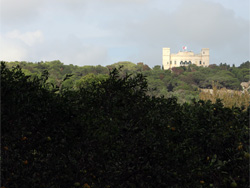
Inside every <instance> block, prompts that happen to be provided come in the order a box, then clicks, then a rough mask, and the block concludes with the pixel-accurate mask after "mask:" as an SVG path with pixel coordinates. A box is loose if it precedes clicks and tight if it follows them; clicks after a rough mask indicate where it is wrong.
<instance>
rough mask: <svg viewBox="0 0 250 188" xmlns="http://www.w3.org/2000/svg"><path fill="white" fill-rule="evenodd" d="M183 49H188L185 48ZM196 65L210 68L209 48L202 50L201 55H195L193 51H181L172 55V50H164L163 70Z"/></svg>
mask: <svg viewBox="0 0 250 188" xmlns="http://www.w3.org/2000/svg"><path fill="white" fill-rule="evenodd" d="M183 49H186V48H185V47H184V48H183ZM190 64H194V65H197V66H204V67H208V65H209V48H202V49H201V53H199V54H194V52H192V51H185V50H184V51H179V52H178V53H177V54H170V48H163V50H162V65H163V69H164V70H166V69H171V68H173V67H180V66H188V65H190Z"/></svg>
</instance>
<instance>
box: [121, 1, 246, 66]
mask: <svg viewBox="0 0 250 188" xmlns="http://www.w3.org/2000/svg"><path fill="white" fill-rule="evenodd" d="M117 25H119V27H118V28H119V29H118V30H121V31H123V41H124V42H125V43H127V45H133V46H137V47H138V48H140V49H141V51H142V52H141V55H143V54H152V57H153V56H154V57H156V58H155V61H151V62H150V63H149V64H151V65H153V64H156V62H157V64H160V63H161V49H162V47H170V48H171V49H172V50H173V52H174V51H176V52H177V51H178V49H180V48H178V45H179V47H181V46H182V45H185V44H186V45H187V44H188V45H190V46H189V47H191V48H194V49H195V50H200V49H201V48H203V47H208V48H210V49H211V50H212V51H213V52H215V53H211V58H212V60H214V61H215V60H216V58H217V60H218V61H221V59H223V58H224V61H226V62H228V63H230V62H235V61H236V60H237V59H239V58H238V57H240V56H241V58H245V60H247V58H248V56H247V55H248V53H249V44H248V43H247V42H243V41H247V39H248V41H249V25H250V24H249V20H245V19H242V18H239V17H236V16H235V13H234V12H233V11H232V10H229V9H225V8H224V7H223V6H222V5H220V4H218V3H212V2H208V1H204V0H189V1H183V2H182V4H180V6H179V7H178V9H177V10H176V11H174V12H171V13H168V12H164V11H157V12H156V11H155V12H154V11H152V12H150V14H149V16H148V17H145V18H144V19H143V20H137V21H136V20H135V21H127V22H126V23H122V24H119V23H118V22H117ZM117 25H116V26H117ZM189 49H190V48H189ZM156 51H158V53H157V52H156ZM236 51H237V53H235V52H236ZM234 53H235V57H233V56H231V54H234ZM156 54H157V55H156ZM216 54H217V55H216ZM236 57H237V58H236ZM213 58H215V59H213ZM151 59H152V58H151ZM213 63H219V62H213ZM240 63H241V62H240Z"/></svg>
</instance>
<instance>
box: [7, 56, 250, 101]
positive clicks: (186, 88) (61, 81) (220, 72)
mask: <svg viewBox="0 0 250 188" xmlns="http://www.w3.org/2000/svg"><path fill="white" fill-rule="evenodd" d="M16 65H19V66H20V67H21V68H22V71H23V72H24V73H25V74H26V75H30V76H31V78H32V77H35V76H41V75H42V73H43V71H45V70H47V71H48V73H49V78H48V81H47V83H50V84H51V87H52V88H59V87H60V88H71V89H77V88H80V87H84V85H88V84H90V83H92V82H96V81H100V80H103V79H107V78H108V74H109V71H110V70H112V69H113V68H119V67H120V66H123V67H122V68H121V72H120V76H121V77H124V76H125V75H126V74H133V73H136V72H137V73H138V72H141V73H142V74H143V75H144V76H146V79H147V82H148V86H149V88H152V89H151V90H150V91H149V92H148V94H149V95H150V96H157V97H159V96H164V97H171V96H176V97H177V98H178V102H180V103H183V102H190V101H191V100H192V99H193V98H195V99H198V98H199V93H200V90H199V89H201V88H202V89H212V85H213V83H217V87H218V88H226V89H231V90H242V88H241V85H240V83H241V82H248V81H249V80H250V62H249V61H247V62H244V63H242V64H241V65H240V66H239V67H235V66H234V65H233V66H232V67H231V66H230V65H228V64H226V63H225V64H222V63H221V64H220V65H215V64H213V65H210V66H209V67H197V66H195V65H190V66H188V67H178V68H173V69H172V71H170V70H162V67H161V66H160V65H156V66H154V67H153V68H150V67H149V66H148V65H146V64H143V63H137V64H134V63H132V62H128V61H125V62H118V63H114V64H112V65H108V66H101V65H98V66H76V65H73V64H70V65H64V64H63V63H62V62H60V61H58V60H57V61H46V62H38V63H32V62H25V61H22V62H6V66H7V67H9V68H10V67H13V66H16ZM66 75H68V76H67V78H69V79H65V78H66Z"/></svg>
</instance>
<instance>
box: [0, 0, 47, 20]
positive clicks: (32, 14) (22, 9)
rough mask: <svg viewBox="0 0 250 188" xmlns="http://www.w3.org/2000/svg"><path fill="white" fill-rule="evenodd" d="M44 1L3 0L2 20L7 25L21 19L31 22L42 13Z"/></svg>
mask: <svg viewBox="0 0 250 188" xmlns="http://www.w3.org/2000/svg"><path fill="white" fill-rule="evenodd" d="M43 4H44V1H38V0H22V1H20V0H2V1H1V22H2V23H4V24H7V25H10V24H16V23H18V22H19V21H25V22H27V23H28V22H30V21H32V20H34V19H35V18H36V17H37V16H38V15H39V14H40V11H39V10H40V8H41V7H42V6H43Z"/></svg>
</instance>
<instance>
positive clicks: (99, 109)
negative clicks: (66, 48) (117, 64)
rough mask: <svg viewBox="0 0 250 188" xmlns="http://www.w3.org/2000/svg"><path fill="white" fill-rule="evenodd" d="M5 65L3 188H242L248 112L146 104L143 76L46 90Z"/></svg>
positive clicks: (156, 101) (42, 82)
mask: <svg viewBox="0 0 250 188" xmlns="http://www.w3.org/2000/svg"><path fill="white" fill-rule="evenodd" d="M47 76H48V75H46V74H44V75H43V76H42V77H41V78H35V79H34V80H30V79H29V78H28V77H27V76H25V75H24V74H23V73H22V71H21V70H20V68H18V67H16V68H13V69H11V70H10V69H7V68H6V67H5V65H4V63H2V64H1V96H2V100H1V107H2V109H1V124H2V135H1V151H2V155H1V166H2V168H1V179H2V186H5V187H6V188H7V187H24V188H25V187H77V186H81V187H85V188H87V187H93V188H94V187H97V188H98V187H110V188H112V187H114V188H116V187H229V186H231V185H233V186H235V185H237V186H238V187H248V185H249V179H248V175H249V108H248V110H245V111H243V109H240V108H236V107H234V108H225V107H224V106H223V104H222V103H221V102H220V101H217V102H216V103H215V104H212V103H211V102H204V101H197V102H195V101H194V102H193V103H192V104H183V105H180V104H178V103H177V100H176V98H169V99H165V98H159V97H149V96H148V95H146V93H147V90H148V88H147V82H146V80H145V77H143V76H142V75H141V74H138V75H134V76H131V75H126V76H125V77H124V78H120V77H119V76H118V71H117V70H116V69H115V70H113V71H112V72H111V73H110V76H109V78H108V79H106V80H103V81H101V82H98V83H95V82H93V84H92V85H89V86H88V87H87V88H86V87H85V88H80V89H79V90H77V91H73V90H61V91H60V92H59V93H58V92H56V93H55V91H53V90H51V89H48V87H47V84H46V78H47Z"/></svg>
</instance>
